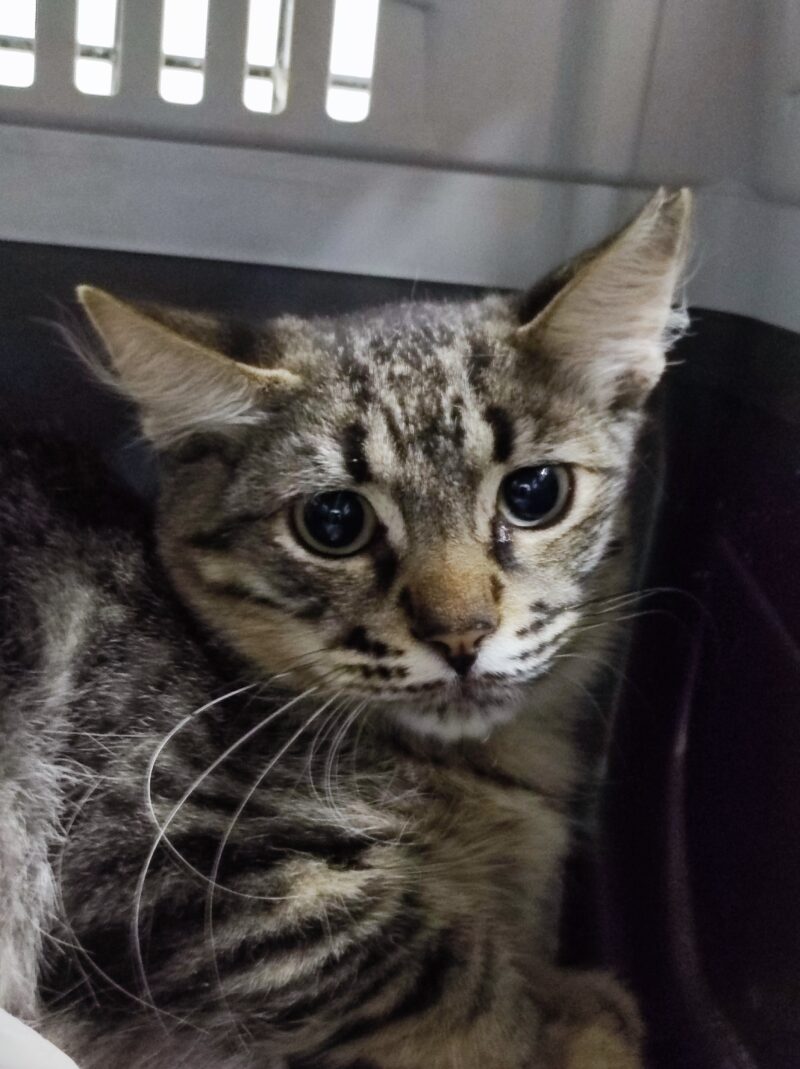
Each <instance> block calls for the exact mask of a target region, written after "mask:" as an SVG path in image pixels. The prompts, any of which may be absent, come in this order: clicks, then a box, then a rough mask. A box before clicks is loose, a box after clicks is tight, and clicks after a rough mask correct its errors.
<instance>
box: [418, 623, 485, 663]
mask: <svg viewBox="0 0 800 1069" xmlns="http://www.w3.org/2000/svg"><path fill="white" fill-rule="evenodd" d="M496 626H497V625H496V624H495V623H493V622H492V621H491V620H472V621H470V626H469V627H468V628H464V630H463V631H443V630H442V631H434V632H433V633H422V634H420V633H419V632H417V634H416V637H417V638H421V639H424V641H426V642H427V643H428V644H429V645H430V646H433V648H434V649H435V650H436V652H437V653H439V654H441V655H442V657H444V659H445V660H446V661H447V663H448V664H449V665H450V667H451V668H452V669H453V670H454V671H455V672H457V673H458V674H459V675H460V676H466V674H467V673H468V672H469V670H470V668H472V666H473V664H475V661H476V659H477V656H478V646H480V644H481V642H483V640H484V639H485V638H486V636H487V635H491V634H492V632H493V631H494V630H495V629H496Z"/></svg>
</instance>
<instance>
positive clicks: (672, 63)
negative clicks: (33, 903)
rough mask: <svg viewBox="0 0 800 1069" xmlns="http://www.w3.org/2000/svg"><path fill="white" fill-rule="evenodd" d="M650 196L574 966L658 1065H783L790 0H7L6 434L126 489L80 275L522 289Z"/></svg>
mask: <svg viewBox="0 0 800 1069" xmlns="http://www.w3.org/2000/svg"><path fill="white" fill-rule="evenodd" d="M662 183H664V184H667V185H670V186H677V185H689V186H691V187H693V188H694V189H695V191H696V193H697V218H696V227H695V248H694V253H693V257H692V268H691V273H690V278H689V281H688V298H689V303H690V305H691V308H692V316H691V328H690V331H689V333H688V335H687V336H686V337H685V338H684V339H683V340H682V342H681V343H680V344H679V347H678V348H677V350H675V351H674V353H673V354H672V357H671V363H672V365H673V366H672V367H671V369H670V371H669V373H668V375H667V377H666V379H665V381H664V383H663V384H662V386H660V387H659V390H658V392H657V396H656V398H655V403H654V405H653V420H652V429H651V432H650V433H649V435H648V438H647V441H646V443H645V445H644V446H643V452H642V456H641V464H640V466H639V472H638V477H637V478H638V484H639V485H638V488H637V508H638V510H639V513H640V516H639V520H640V522H641V524H642V525H643V527H644V529H646V531H647V532H648V537H647V540H646V545H645V551H644V553H643V559H642V560H641V561H640V563H639V575H638V579H637V582H638V584H639V585H640V586H641V587H642V588H643V589H646V590H647V591H649V593H648V595H647V597H646V598H645V599H644V600H643V601H642V604H641V606H640V608H641V609H642V610H646V611H642V612H641V613H640V614H638V616H637V619H636V620H635V621H634V622H633V624H632V633H631V638H630V644H629V648H628V652H627V659H626V662H625V663H624V665H621V666H620V667H619V669H618V675H617V683H616V685H615V687H614V693H613V695H612V696H610V697H607V698H606V699H604V700H607V701H608V702H609V703H610V705H613V723H612V726H611V730H610V739H608V740H605V739H604V740H603V745H605V747H606V758H605V761H606V788H605V791H604V794H603V799H602V805H601V813H600V825H601V828H600V834H599V835H598V837H597V839H596V842H595V843H594V846H593V848H592V849H591V850H589V849H588V848H587V849H585V850H583V851H582V852H581V851H579V852H578V854H577V855H576V858H575V860H574V862H573V864H572V866H571V869H570V874H569V888H568V891H569V904H568V908H567V911H566V916H565V922H564V930H565V940H564V951H563V953H564V955H565V956H566V957H568V958H569V959H570V960H575V961H581V962H597V963H604V964H609V965H611V966H613V967H614V968H615V969H616V970H617V971H618V972H619V973H620V975H622V976H623V977H625V978H627V980H628V982H629V983H630V984H631V986H632V988H633V989H634V990H635V992H636V993H637V996H638V998H639V999H640V1000H641V1003H642V1005H643V1007H644V1012H645V1016H646V1018H647V1023H648V1032H649V1036H650V1050H649V1057H650V1059H651V1061H652V1065H653V1066H656V1067H664V1069H667V1067H677V1066H680V1067H681V1069H691V1067H697V1069H756V1067H757V1069H795V1067H797V1066H798V1065H800V905H799V903H800V0H768V2H756V0H703V2H702V3H698V2H697V0H592V2H583V0H492V2H491V3H489V2H487V0H335V2H334V0H38V2H34V0H13V2H11V0H8V2H2V3H0V324H1V325H2V329H1V330H0V421H2V423H3V424H4V426H5V427H13V428H18V429H23V430H33V431H39V430H41V431H47V432H57V433H58V434H60V435H62V436H65V437H67V438H71V439H74V440H77V441H81V442H87V443H92V444H94V445H96V446H99V447H100V448H101V449H102V450H103V451H104V452H105V453H106V455H107V456H108V457H109V458H110V459H111V460H112V462H113V463H114V464H115V465H116V467H117V468H118V469H119V470H120V471H121V473H122V474H123V476H124V477H125V478H127V479H128V481H129V482H130V483H131V484H132V485H134V486H135V487H137V488H138V490H139V492H140V493H142V494H143V495H147V494H148V493H149V492H150V482H151V476H150V467H149V464H148V456H147V453H146V451H144V449H143V448H142V447H131V446H130V440H131V435H132V423H131V417H130V414H129V413H128V411H127V410H126V409H125V407H124V406H123V405H122V404H121V403H119V402H117V401H116V400H114V399H113V398H111V397H110V396H109V395H108V394H106V393H103V392H101V391H100V390H99V389H97V388H96V387H94V386H93V385H92V384H90V383H89V382H88V381H87V378H86V377H85V376H84V375H83V374H82V373H81V371H80V369H79V368H78V367H77V366H76V364H75V363H74V362H72V361H70V360H69V359H68V358H67V357H66V355H65V352H64V348H63V343H62V342H61V341H60V340H59V338H58V336H57V335H56V334H55V333H54V331H53V329H52V326H51V321H53V320H60V319H62V318H63V317H64V316H66V317H67V318H69V316H70V315H71V314H72V313H71V311H70V308H71V305H72V301H73V294H74V288H75V285H76V284H77V283H81V282H86V281H90V282H96V283H98V284H100V285H102V286H104V287H107V288H108V289H110V290H112V291H113V292H117V293H121V294H126V295H129V296H131V297H134V298H147V299H156V300H158V301H161V302H163V303H168V304H170V303H171V304H176V305H179V306H185V307H195V308H202V309H212V310H214V309H219V310H225V311H232V312H235V313H236V314H237V315H238V316H241V317H242V318H245V319H246V318H247V317H256V316H259V317H264V316H267V315H270V314H272V313H277V312H285V311H295V312H298V313H327V312H332V311H336V310H342V309H346V308H353V307H358V306H362V305H374V304H376V303H379V302H382V301H384V300H389V299H394V298H402V297H408V296H420V295H423V294H424V295H438V294H450V293H457V292H474V291H477V290H482V289H485V288H498V287H499V288H511V287H524V286H527V285H529V284H530V283H531V282H533V281H534V280H536V279H537V277H539V276H541V275H543V274H544V273H546V272H547V271H548V270H549V269H551V268H552V267H554V266H555V265H556V264H558V263H560V262H561V261H563V260H565V259H566V258H567V257H569V256H571V255H572V254H574V253H575V252H577V251H578V250H580V249H581V248H583V247H585V246H586V245H588V244H589V243H591V242H592V241H594V240H597V239H599V238H600V237H601V236H603V235H604V234H606V233H608V232H609V231H610V230H611V229H612V228H613V227H614V226H615V225H616V224H617V223H619V222H620V221H621V220H622V219H624V218H625V216H626V215H628V214H630V212H631V210H632V209H633V208H634V207H635V206H636V205H637V204H638V203H640V202H641V201H642V200H643V199H644V196H645V193H646V191H647V190H648V189H650V188H652V187H654V186H656V185H658V184H662ZM590 744H595V745H599V744H600V740H593V741H592V742H590ZM2 1057H3V1055H2V1052H0V1062H2Z"/></svg>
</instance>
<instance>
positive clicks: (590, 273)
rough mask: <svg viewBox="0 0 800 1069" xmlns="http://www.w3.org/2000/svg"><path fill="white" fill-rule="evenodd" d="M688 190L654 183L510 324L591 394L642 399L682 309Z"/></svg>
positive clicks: (679, 326) (522, 340)
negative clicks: (550, 292) (547, 293)
mask: <svg viewBox="0 0 800 1069" xmlns="http://www.w3.org/2000/svg"><path fill="white" fill-rule="evenodd" d="M690 215H691V194H690V193H689V191H688V190H687V189H681V190H677V191H675V192H670V191H668V190H665V189H660V190H659V191H658V192H657V193H656V194H655V196H654V197H652V199H651V200H650V201H648V203H647V204H646V205H645V207H644V208H643V209H642V211H641V212H640V213H639V214H638V215H637V216H636V218H635V219H634V220H633V221H632V222H630V223H629V224H628V225H627V226H626V227H624V228H623V229H622V230H621V231H620V232H619V233H618V234H617V235H616V236H615V237H614V238H612V239H610V240H608V241H606V242H604V243H603V244H602V245H601V246H600V247H599V249H598V251H597V253H596V254H595V255H594V256H590V257H589V258H588V259H587V258H581V260H579V266H578V268H577V270H576V271H575V272H574V274H573V275H572V277H571V278H569V281H568V282H567V283H566V284H565V285H564V286H563V287H562V288H561V289H560V290H559V291H558V293H556V295H555V296H554V297H553V298H552V300H550V302H549V303H548V304H547V305H546V306H545V308H544V309H542V311H540V312H539V313H538V314H537V315H536V316H535V318H534V319H532V320H531V322H529V323H526V324H525V325H524V326H522V327H520V328H519V329H518V331H517V341H518V343H519V344H520V345H521V346H522V347H523V348H524V349H534V350H535V351H537V352H539V353H544V354H546V355H547V356H548V357H549V358H551V359H553V360H555V361H556V362H557V363H558V365H559V367H560V368H561V369H562V370H563V372H564V374H565V375H567V376H570V377H571V378H572V379H573V381H575V382H578V383H579V384H580V385H581V386H582V387H583V388H584V390H588V391H589V392H590V393H591V395H592V397H593V398H594V399H595V400H597V401H599V402H601V403H604V404H610V403H612V402H613V400H614V399H615V398H617V397H619V396H620V395H623V396H625V397H626V398H629V399H634V398H635V399H636V403H641V402H643V401H644V399H645V397H646V396H647V393H648V392H649V391H650V389H652V387H653V386H654V385H655V384H656V382H657V381H658V379H659V378H660V376H661V374H662V372H663V370H664V364H665V354H666V352H667V350H668V349H669V347H670V345H672V344H673V343H674V341H675V340H676V338H677V337H678V336H679V335H680V333H682V331H683V329H684V328H685V325H686V317H685V314H684V312H683V311H682V310H676V309H675V308H673V302H674V300H675V296H676V291H677V289H678V286H679V283H680V278H681V272H682V270H683V267H684V263H685V260H686V254H687V249H688V241H689V220H690Z"/></svg>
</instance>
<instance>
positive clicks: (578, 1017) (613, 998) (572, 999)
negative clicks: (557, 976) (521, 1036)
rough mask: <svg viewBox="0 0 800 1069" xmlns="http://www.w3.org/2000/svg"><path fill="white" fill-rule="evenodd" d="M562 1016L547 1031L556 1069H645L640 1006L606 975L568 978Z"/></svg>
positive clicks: (562, 990)
mask: <svg viewBox="0 0 800 1069" xmlns="http://www.w3.org/2000/svg"><path fill="white" fill-rule="evenodd" d="M558 1001H559V1013H558V1017H557V1018H556V1019H555V1020H552V1021H551V1022H550V1023H549V1025H548V1026H547V1029H546V1036H547V1048H548V1051H549V1059H548V1061H547V1064H548V1066H552V1067H553V1069H642V1065H643V1062H642V1055H641V1048H642V1038H643V1031H644V1030H643V1028H642V1022H641V1018H640V1016H639V1012H638V1010H637V1008H636V1003H635V1002H634V1000H633V999H632V998H631V996H630V995H629V994H628V992H627V991H625V989H624V988H623V987H621V986H620V984H618V983H617V982H616V981H615V980H614V979H612V977H610V976H608V975H606V974H604V973H577V974H566V976H564V977H563V979H562V981H561V982H560V983H559V999H558Z"/></svg>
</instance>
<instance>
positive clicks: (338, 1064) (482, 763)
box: [0, 194, 687, 1069]
mask: <svg viewBox="0 0 800 1069" xmlns="http://www.w3.org/2000/svg"><path fill="white" fill-rule="evenodd" d="M686 208H687V202H686V197H685V195H677V196H668V195H665V194H660V195H659V196H658V197H657V198H656V200H655V201H654V202H652V203H651V205H650V206H648V208H647V209H645V212H644V213H643V214H642V215H641V216H640V217H639V219H638V220H637V221H635V222H634V223H633V224H631V225H630V226H629V227H628V228H627V229H626V230H624V231H623V232H622V233H621V235H619V236H618V237H617V238H616V239H615V240H614V241H611V242H609V243H607V244H606V245H605V246H603V247H602V249H601V250H600V251H599V252H597V253H596V254H595V255H594V257H590V258H588V259H587V260H582V261H580V263H579V264H578V265H576V266H575V267H574V268H573V269H572V272H571V273H570V272H568V273H567V274H565V275H564V276H563V278H560V279H559V282H558V285H557V286H556V287H555V289H550V290H548V291H547V298H546V300H545V301H544V306H539V307H536V306H535V301H534V300H533V298H530V297H529V298H528V299H527V300H522V301H520V300H519V299H517V298H509V297H505V296H503V297H500V296H493V297H487V298H484V299H482V300H478V301H474V302H469V303H466V304H442V305H432V304H425V303H422V304H409V305H400V306H393V307H391V308H386V309H380V310H378V311H374V312H367V313H358V314H352V315H348V316H342V317H340V318H338V319H335V320H332V319H320V320H311V321H299V320H295V319H290V318H284V319H279V320H277V321H274V322H272V323H270V324H267V325H266V326H264V327H263V328H260V329H250V328H248V327H245V326H243V325H242V324H236V323H230V322H227V321H222V320H218V319H217V318H215V317H213V316H202V317H192V316H188V315H186V314H183V313H175V312H171V311H164V310H158V309H141V308H133V307H132V306H129V305H126V304H124V303H123V302H121V301H119V300H117V299H116V298H110V297H108V296H107V295H104V294H102V293H101V292H99V291H96V290H90V289H87V290H84V291H83V300H84V303H85V305H86V307H87V310H88V313H89V315H90V317H91V320H92V322H93V324H94V326H95V328H96V329H97V331H98V333H99V335H100V337H101V338H102V339H103V340H104V342H105V344H106V346H107V349H108V363H107V366H106V368H105V370H104V372H103V374H104V376H105V377H106V378H107V379H108V380H109V381H112V382H113V383H114V384H115V388H118V389H120V390H122V391H123V392H125V393H126V394H127V395H128V396H130V397H131V398H132V399H133V400H134V402H135V403H136V404H137V405H138V406H139V408H140V411H141V418H142V425H143V428H144V430H145V432H146V433H147V434H148V435H149V436H150V437H151V438H152V440H153V443H154V445H155V447H156V448H157V450H158V451H159V455H160V461H161V491H160V497H159V502H158V513H157V517H156V523H155V534H154V533H153V525H152V524H151V522H150V519H149V517H147V516H144V515H142V513H141V508H140V507H139V506H137V505H136V504H135V503H133V502H131V501H128V500H127V499H125V498H124V497H123V496H121V494H120V491H119V490H118V489H117V488H116V487H114V486H113V484H112V483H111V482H110V481H109V480H108V479H107V477H106V476H105V475H104V473H103V471H102V470H101V469H100V468H98V467H96V466H95V465H94V464H93V462H92V461H90V460H89V459H88V458H86V457H82V456H79V455H77V454H73V453H70V452H69V451H65V450H64V449H63V448H60V449H58V450H54V449H53V448H51V447H48V446H47V445H46V444H44V443H36V444H30V443H28V444H24V443H20V444H17V445H13V446H12V445H9V446H7V447H5V448H4V449H2V450H0V549H1V550H2V557H0V628H1V629H2V630H0V635H2V639H0V695H1V696H2V700H1V701H0V724H1V725H2V738H3V740H4V741H3V764H2V766H1V770H0V807H2V810H1V811H2V821H1V822H0V898H2V900H3V901H4V902H7V903H9V904H10V906H9V908H8V909H7V910H6V913H5V915H4V916H2V917H0V977H1V978H2V979H0V1002H2V1004H3V1005H4V1006H5V1007H7V1008H8V1009H10V1010H11V1011H12V1012H16V1013H18V1014H21V1015H24V1016H26V1017H28V1018H31V1019H33V1020H35V1021H36V1022H37V1024H38V1026H39V1027H40V1028H41V1029H42V1030H43V1031H44V1032H45V1034H47V1035H48V1037H50V1038H51V1039H53V1040H54V1041H55V1042H56V1043H59V1044H61V1045H63V1047H64V1048H65V1049H66V1050H67V1051H68V1052H69V1053H70V1054H72V1055H73V1057H75V1058H76V1060H77V1061H78V1063H79V1065H80V1066H81V1067H82V1069H100V1067H106V1066H108V1065H115V1066H120V1067H125V1069H180V1067H189V1066H191V1067H192V1069H250V1067H252V1069H255V1067H258V1069H268V1067H272V1066H274V1067H276V1069H277V1067H279V1066H280V1067H282V1069H345V1067H350V1069H422V1067H423V1066H424V1067H425V1069H428V1067H430V1069H438V1067H441V1069H455V1067H465V1069H537V1067H541V1069H556V1067H569V1069H590V1067H591V1069H603V1067H606V1069H612V1067H613V1069H634V1067H636V1066H638V1065H639V1056H638V1048H639V1039H640V1026H639V1023H638V1018H637V1015H636V1011H635V1008H634V1007H633V1005H632V1003H631V1002H630V1000H629V998H628V996H627V995H626V994H625V993H624V992H623V990H622V989H621V988H620V987H619V986H618V985H617V984H616V983H615V982H614V981H612V980H611V979H610V978H608V977H605V976H601V975H591V974H581V973H572V972H568V971H564V970H561V969H558V968H557V967H556V966H555V964H554V960H555V952H556V930H557V921H558V913H559V903H560V883H561V869H562V865H563V860H564V856H565V853H566V850H567V847H568V842H569V811H570V801H571V798H572V797H573V795H574V792H575V790H576V788H577V787H578V786H579V785H580V784H581V782H582V777H585V775H586V772H585V770H582V769H581V761H580V758H579V755H578V754H577V753H576V750H575V744H574V729H575V727H576V724H577V722H578V719H579V718H580V716H581V715H583V712H584V709H585V702H584V700H583V697H582V696H583V695H585V693H586V689H587V687H589V686H590V684H591V682H592V679H593V678H594V676H595V674H596V672H597V670H598V666H599V665H600V664H602V663H603V662H604V660H605V658H606V657H607V656H608V651H609V649H610V647H611V643H612V640H613V635H614V633H615V620H616V617H617V616H618V615H619V612H618V610H619V609H620V608H621V607H623V606H624V605H625V604H626V603H627V602H626V598H625V596H624V594H623V591H624V585H625V582H626V578H625V575H626V563H625V560H626V554H625V550H624V547H625V546H626V545H627V544H628V532H627V509H626V490H627V486H628V481H629V472H630V468H631V462H632V458H633V455H634V450H635V444H636V439H637V434H638V431H639V429H640V426H641V423H642V419H643V415H642V406H643V404H644V401H645V399H646V396H647V393H648V391H649V389H650V388H651V387H652V385H653V382H654V381H655V379H656V378H657V375H658V373H659V371H660V368H661V366H663V355H664V349H665V345H666V343H667V334H668V331H669V329H670V323H671V322H672V314H671V311H670V304H671V299H672V295H673V291H674V287H675V284H676V280H677V277H678V271H679V268H680V262H681V258H682V255H683V250H684V245H685V237H684V234H685V216H686ZM626 265H627V270H628V271H629V272H630V273H631V277H630V282H629V284H628V285H626V284H625V282H624V278H625V270H626ZM626 324H627V326H626ZM593 346H594V347H595V348H596V350H597V359H596V361H594V362H593V361H592V359H591V358H590V350H591V349H592V347H593ZM546 462H549V463H560V464H565V465H568V466H569V468H570V470H571V472H572V475H571V479H572V483H571V486H572V489H571V499H570V505H569V508H568V509H567V511H566V512H565V514H564V516H563V517H562V518H561V519H560V520H559V521H558V522H555V523H554V524H552V525H551V526H548V527H547V528H541V529H526V528H521V527H518V526H515V525H514V524H513V523H512V522H511V521H509V520H508V518H507V517H506V516H505V515H504V514H503V512H502V510H500V509H499V508H498V504H497V500H498V488H499V486H500V483H501V481H502V479H503V477H504V475H505V474H506V473H508V472H509V471H512V470H513V469H514V468H518V467H523V466H526V465H531V464H537V463H546ZM342 488H352V489H355V490H357V491H358V493H360V494H362V495H363V497H364V498H366V499H367V500H368V502H369V503H370V505H371V506H372V508H373V509H374V512H375V514H376V517H377V526H376V532H375V535H374V537H373V540H372V542H371V543H370V544H369V545H368V546H367V547H366V548H365V549H364V550H363V551H362V552H361V553H358V554H355V555H353V556H352V557H347V558H327V557H323V556H320V555H319V554H315V553H313V552H309V550H308V549H306V548H304V547H303V545H302V544H301V542H300V541H299V540H298V537H297V535H296V531H295V530H294V529H293V527H292V519H291V516H292V503H293V502H294V501H295V500H296V499H297V497H298V495H300V496H302V495H306V494H313V493H316V492H319V491H322V490H329V489H342ZM475 619H480V620H487V621H490V622H491V628H489V625H488V624H487V625H486V627H487V629H489V630H490V632H491V633H488V634H487V635H486V637H485V638H484V639H483V641H482V642H481V644H480V648H479V650H478V652H477V659H476V660H475V662H474V665H473V667H472V669H471V671H470V672H469V675H468V676H466V677H465V678H460V677H458V676H457V675H456V674H455V672H454V670H453V668H452V667H451V665H450V664H449V663H448V662H447V661H446V660H445V659H444V658H443V656H442V655H441V651H437V648H436V647H437V644H436V643H435V642H433V641H432V640H431V641H428V640H427V639H426V638H425V635H426V634H427V635H435V634H438V633H439V632H440V631H441V629H442V628H444V629H445V630H447V629H450V631H454V630H457V629H458V628H459V627H461V628H462V629H463V628H466V627H467V626H468V625H469V621H472V620H475ZM439 645H441V644H439Z"/></svg>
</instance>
